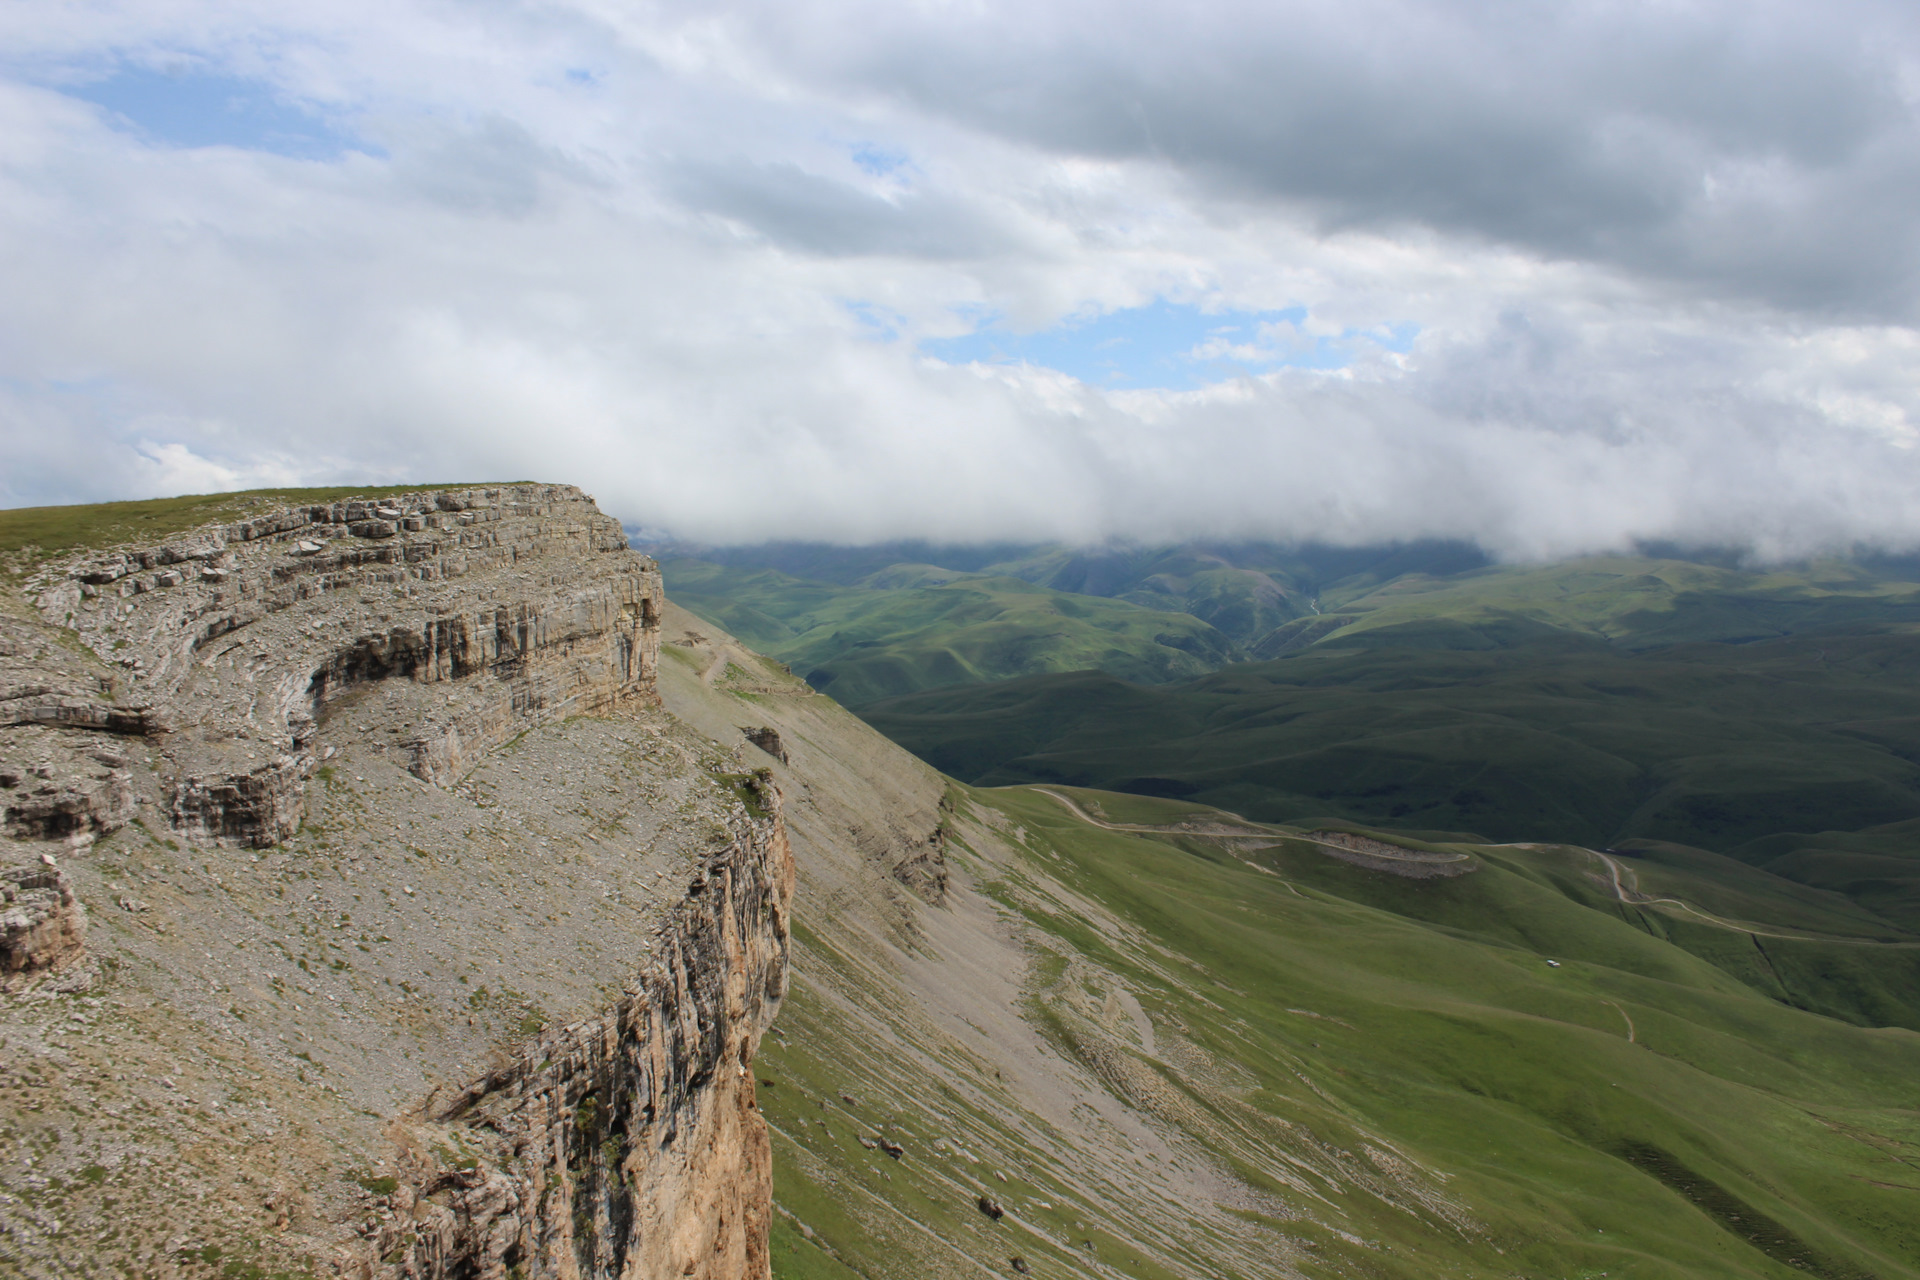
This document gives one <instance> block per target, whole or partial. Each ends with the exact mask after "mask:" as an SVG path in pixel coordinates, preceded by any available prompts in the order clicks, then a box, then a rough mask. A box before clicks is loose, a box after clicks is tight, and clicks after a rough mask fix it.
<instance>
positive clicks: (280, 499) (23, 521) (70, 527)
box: [0, 483, 503, 552]
mask: <svg viewBox="0 0 1920 1280" xmlns="http://www.w3.org/2000/svg"><path fill="white" fill-rule="evenodd" d="M500 487H503V484H502V483H488V484H405V485H384V486H382V485H372V486H367V485H359V486H339V485H336V486H331V487H327V488H319V489H246V490H241V491H238V492H234V493H201V494H187V495H185V496H182V497H178V498H154V499H150V500H148V501H144V502H95V503H83V504H77V505H73V506H59V507H15V508H12V509H10V510H5V511H0V551H18V550H20V549H22V548H24V547H29V546H31V547H38V548H39V549H40V550H41V551H43V552H53V551H65V550H68V549H71V548H79V547H109V546H115V545H118V544H120V543H123V542H145V541H156V540H159V539H162V538H166V537H170V536H171V535H173V534H176V533H184V532H186V531H187V530H189V529H195V528H198V527H199V526H201V525H204V524H213V523H215V522H226V523H231V522H233V521H237V520H244V519H247V518H248V517H250V516H255V515H260V514H262V513H264V512H267V511H272V510H275V509H277V508H280V507H285V506H295V505H299V504H303V503H311V504H319V503H323V502H340V501H343V500H345V499H347V498H386V497H393V496H396V495H399V494H403V493H420V492H423V491H425V490H430V489H493V488H500Z"/></svg>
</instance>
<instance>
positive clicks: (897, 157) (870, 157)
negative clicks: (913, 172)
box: [853, 142, 907, 178]
mask: <svg viewBox="0 0 1920 1280" xmlns="http://www.w3.org/2000/svg"><path fill="white" fill-rule="evenodd" d="M853 162H854V164H856V165H858V166H859V167H860V170H861V171H862V172H863V173H870V174H872V175H873V176H874V177H876V178H884V177H886V176H887V175H888V174H890V173H894V172H896V171H898V170H900V169H904V168H906V165H907V154H906V152H904V151H894V150H892V149H891V148H888V147H881V146H876V145H875V144H873V143H871V142H862V143H859V144H858V145H856V146H855V147H854V148H853Z"/></svg>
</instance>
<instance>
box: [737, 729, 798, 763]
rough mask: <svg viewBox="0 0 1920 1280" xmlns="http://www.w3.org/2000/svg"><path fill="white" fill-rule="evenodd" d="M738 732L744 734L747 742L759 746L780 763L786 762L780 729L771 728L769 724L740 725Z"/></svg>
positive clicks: (785, 750) (784, 746)
mask: <svg viewBox="0 0 1920 1280" xmlns="http://www.w3.org/2000/svg"><path fill="white" fill-rule="evenodd" d="M740 732H741V733H743V734H745V735H746V737H747V741H748V742H751V743H752V744H753V745H754V746H756V747H758V748H760V749H761V750H762V751H764V752H766V753H767V754H768V755H770V756H772V757H773V758H774V759H775V760H778V761H779V762H780V763H781V764H786V763H787V748H786V744H785V743H783V742H781V741H780V731H779V730H778V729H775V728H773V727H772V726H771V725H760V726H749V725H742V726H740Z"/></svg>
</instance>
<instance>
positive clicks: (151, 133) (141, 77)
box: [62, 67, 368, 160]
mask: <svg viewBox="0 0 1920 1280" xmlns="http://www.w3.org/2000/svg"><path fill="white" fill-rule="evenodd" d="M62 90H63V92H65V93H67V94H68V95H70V96H72V97H75V98H80V99H83V100H85V101H87V102H91V103H93V104H95V105H96V106H100V107H104V108H106V109H107V110H108V111H110V112H112V113H113V115H114V116H115V117H116V119H117V120H118V121H119V122H122V123H124V124H126V125H130V126H131V127H132V128H133V129H134V130H135V131H137V132H138V133H139V134H140V135H141V136H142V137H144V138H146V139H147V140H149V141H151V142H154V143H158V144H160V145H162V146H168V147H241V148H244V149H246V150H248V151H270V152H272V153H273V154H275V155H282V156H289V157H291V158H293V159H296V160H331V159H335V158H337V157H338V156H340V155H341V154H342V153H343V152H346V151H349V150H367V149H368V148H366V147H365V146H364V145H362V144H360V143H358V142H356V140H355V139H354V138H353V137H352V136H351V135H350V134H348V133H347V132H345V131H343V130H341V129H340V128H338V127H337V126H336V125H335V124H333V123H332V122H331V121H328V120H326V119H325V118H323V117H322V116H319V115H317V114H315V113H313V112H311V111H307V110H304V109H302V108H300V107H297V106H294V105H292V104H290V103H288V102H287V101H285V100H284V99H283V98H281V97H279V96H277V95H276V94H275V92H274V90H273V88H272V86H270V85H267V84H263V83H261V82H260V81H258V80H246V79H242V78H240V77H238V76H229V75H219V74H215V73H212V72H207V71H199V70H184V69H183V70H178V71H156V70H153V69H150V68H146V67H121V68H120V69H119V70H117V71H115V72H114V73H113V74H112V75H110V76H107V77H106V78H105V79H101V80H94V81H90V82H87V83H83V84H76V85H63V86H62Z"/></svg>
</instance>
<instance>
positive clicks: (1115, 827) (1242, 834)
mask: <svg viewBox="0 0 1920 1280" xmlns="http://www.w3.org/2000/svg"><path fill="white" fill-rule="evenodd" d="M1033 790H1035V791H1037V792H1039V793H1040V794H1041V795H1043V796H1048V797H1050V798H1052V799H1054V800H1057V801H1059V802H1060V803H1061V804H1062V805H1064V806H1065V807H1066V809H1067V811H1068V812H1069V813H1071V814H1073V816H1074V817H1076V818H1078V819H1080V821H1082V822H1084V823H1087V824H1088V825H1089V826H1095V827H1099V828H1101V829H1102V830H1106V831H1138V832H1143V833H1145V834H1147V835H1159V836H1169V835H1180V836H1211V837H1213V838H1215V839H1225V840H1304V841H1306V842H1307V843H1308V844H1317V845H1320V846H1321V847H1322V848H1326V849H1338V850H1340V851H1341V852H1343V853H1351V852H1352V850H1351V849H1348V848H1347V846H1345V845H1341V844H1335V843H1334V842H1333V841H1331V840H1319V839H1315V838H1314V837H1313V836H1308V835H1295V834H1293V833H1291V832H1283V831H1266V830H1249V829H1248V828H1246V827H1234V826H1231V825H1229V824H1227V823H1223V822H1212V823H1174V824H1172V825H1169V826H1150V825H1148V824H1145V823H1139V822H1107V821H1105V820H1103V819H1100V818H1096V817H1094V816H1093V815H1092V814H1090V813H1088V812H1087V811H1086V810H1085V809H1082V808H1081V807H1080V806H1079V805H1078V804H1076V803H1074V801H1073V798H1072V797H1071V796H1063V795H1061V794H1060V793H1059V792H1058V791H1053V790H1049V789H1048V788H1046V787H1034V788H1033ZM1386 848H1388V846H1386V845H1385V844H1384V843H1383V844H1382V845H1381V847H1380V849H1368V850H1367V854H1368V856H1369V857H1374V858H1385V859H1389V860H1391V861H1395V862H1416V863H1421V864H1426V865H1431V864H1433V863H1436V862H1466V861H1468V857H1467V855H1466V854H1464V853H1444V854H1433V853H1417V852H1415V851H1413V850H1411V849H1410V850H1408V851H1407V852H1406V853H1405V854H1398V853H1388V852H1384V850H1385V849H1386ZM1263 870H1264V868H1263Z"/></svg>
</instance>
